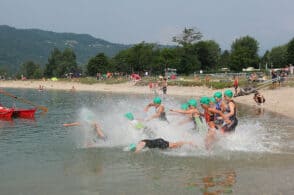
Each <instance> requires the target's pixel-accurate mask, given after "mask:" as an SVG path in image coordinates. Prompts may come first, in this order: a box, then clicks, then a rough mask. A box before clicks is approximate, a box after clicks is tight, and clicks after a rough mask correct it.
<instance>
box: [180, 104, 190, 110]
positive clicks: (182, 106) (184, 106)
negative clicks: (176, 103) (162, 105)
mask: <svg viewBox="0 0 294 195" xmlns="http://www.w3.org/2000/svg"><path fill="white" fill-rule="evenodd" d="M188 108H189V104H188V103H184V104H182V105H181V109H182V110H188Z"/></svg>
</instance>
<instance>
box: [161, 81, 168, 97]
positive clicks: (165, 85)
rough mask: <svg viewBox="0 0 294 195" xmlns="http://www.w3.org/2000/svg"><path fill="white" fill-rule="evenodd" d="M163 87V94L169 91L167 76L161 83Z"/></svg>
mask: <svg viewBox="0 0 294 195" xmlns="http://www.w3.org/2000/svg"><path fill="white" fill-rule="evenodd" d="M161 89H162V92H163V94H166V91H167V79H166V78H164V79H163V81H162V83H161Z"/></svg>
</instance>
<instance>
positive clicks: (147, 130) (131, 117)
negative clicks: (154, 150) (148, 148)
mask: <svg viewBox="0 0 294 195" xmlns="http://www.w3.org/2000/svg"><path fill="white" fill-rule="evenodd" d="M124 116H125V117H126V118H127V119H128V120H129V124H130V125H131V126H132V127H133V128H135V129H137V130H143V132H144V133H145V134H146V135H148V136H149V137H154V132H153V131H152V130H151V129H150V128H148V127H147V126H145V125H144V124H143V123H142V122H141V121H140V120H136V119H135V118H134V115H133V114H132V113H131V112H128V113H126V114H125V115H124Z"/></svg>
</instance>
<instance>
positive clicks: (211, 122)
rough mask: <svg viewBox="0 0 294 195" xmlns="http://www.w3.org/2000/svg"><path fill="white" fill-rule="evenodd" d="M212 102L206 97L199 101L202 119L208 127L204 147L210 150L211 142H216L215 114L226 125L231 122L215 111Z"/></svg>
mask: <svg viewBox="0 0 294 195" xmlns="http://www.w3.org/2000/svg"><path fill="white" fill-rule="evenodd" d="M212 102H213V101H212V100H211V99H210V98H208V97H206V96H204V97H202V98H201V99H200V104H201V107H202V108H203V110H204V114H203V115H204V118H205V121H206V123H207V125H208V132H207V135H206V138H205V146H206V148H207V149H210V148H211V146H212V144H213V142H214V141H215V140H216V128H217V125H216V124H215V114H218V115H219V116H220V117H222V118H223V119H224V121H225V122H226V123H227V124H230V123H231V121H230V120H229V119H228V118H227V116H225V114H224V113H222V112H221V111H219V110H217V109H216V108H215V106H214V105H213V104H212Z"/></svg>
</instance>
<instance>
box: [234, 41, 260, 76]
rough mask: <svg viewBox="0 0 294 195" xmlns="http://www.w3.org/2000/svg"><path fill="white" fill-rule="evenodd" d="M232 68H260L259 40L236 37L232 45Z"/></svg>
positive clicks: (239, 69)
mask: <svg viewBox="0 0 294 195" xmlns="http://www.w3.org/2000/svg"><path fill="white" fill-rule="evenodd" d="M230 61H231V64H230V69H231V70H235V71H241V70H242V68H246V67H254V68H258V64H259V58H258V42H257V41H256V40H255V39H254V38H252V37H250V36H246V37H241V38H239V39H236V40H235V41H234V42H233V44H232V46H231V60H230Z"/></svg>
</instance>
